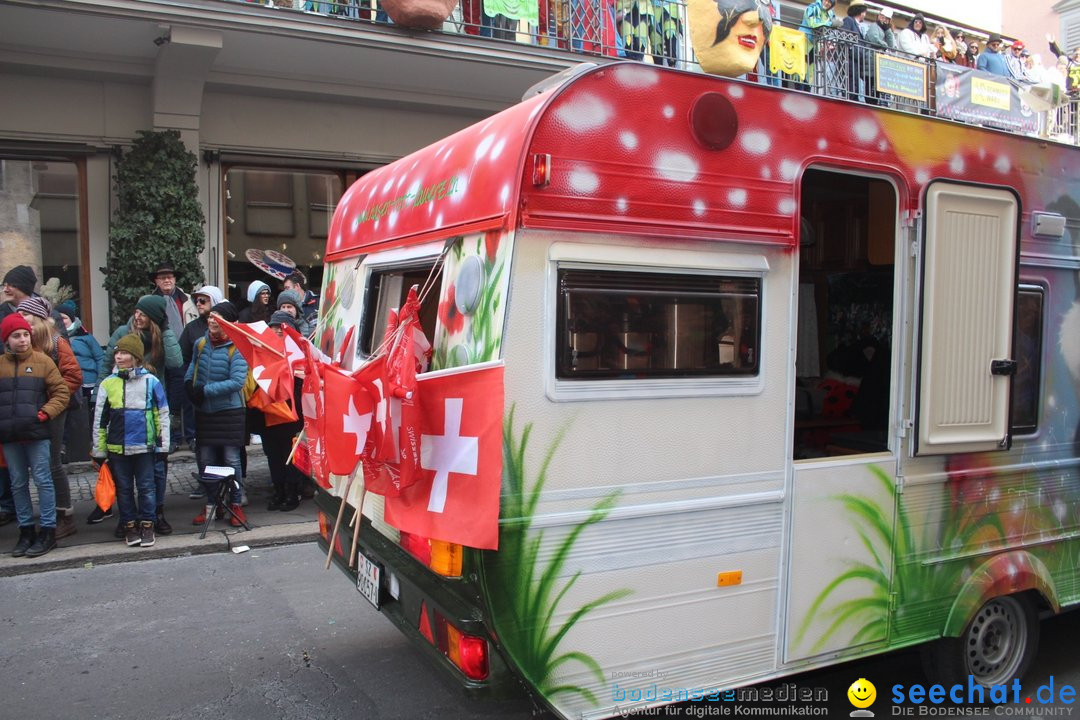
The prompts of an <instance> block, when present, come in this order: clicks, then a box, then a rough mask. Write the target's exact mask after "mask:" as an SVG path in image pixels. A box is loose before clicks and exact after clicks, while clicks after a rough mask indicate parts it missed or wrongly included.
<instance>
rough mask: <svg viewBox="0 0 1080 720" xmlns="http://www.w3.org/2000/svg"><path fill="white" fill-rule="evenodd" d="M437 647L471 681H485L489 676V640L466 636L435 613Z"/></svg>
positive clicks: (437, 612)
mask: <svg viewBox="0 0 1080 720" xmlns="http://www.w3.org/2000/svg"><path fill="white" fill-rule="evenodd" d="M435 635H436V638H437V642H436V645H437V646H438V648H439V650H441V651H442V652H443V654H444V655H446V657H448V658H450V662H452V663H454V665H456V666H457V668H458V669H459V670H461V672H463V673H464V674H465V677H467V678H469V679H470V680H485V679H487V676H488V654H487V650H488V644H487V640H485V639H484V638H482V637H477V636H475V635H466V634H464V633H462V632H461V631H460V630H458V629H457V628H456V627H454V626H453V625H452V624H450V621H449V620H447V619H446V618H445V617H443V616H442V614H440V613H439V611H438V610H436V611H435Z"/></svg>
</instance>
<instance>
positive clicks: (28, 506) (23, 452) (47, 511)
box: [4, 440, 56, 528]
mask: <svg viewBox="0 0 1080 720" xmlns="http://www.w3.org/2000/svg"><path fill="white" fill-rule="evenodd" d="M4 459H5V460H7V464H8V472H9V473H11V494H12V495H13V496H14V497H15V518H16V519H17V520H18V522H19V527H32V526H33V524H34V501H33V500H31V499H30V475H33V476H34V485H36V486H37V492H38V503H39V504H40V505H41V508H40V509H41V527H43V528H55V527H56V490H55V489H54V488H53V481H52V473H50V472H49V441H48V440H34V441H32V442H26V443H17V442H15V443H4Z"/></svg>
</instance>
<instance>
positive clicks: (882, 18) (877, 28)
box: [863, 8, 896, 50]
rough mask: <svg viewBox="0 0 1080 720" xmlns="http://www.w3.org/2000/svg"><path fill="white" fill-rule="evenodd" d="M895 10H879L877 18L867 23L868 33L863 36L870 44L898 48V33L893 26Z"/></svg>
mask: <svg viewBox="0 0 1080 720" xmlns="http://www.w3.org/2000/svg"><path fill="white" fill-rule="evenodd" d="M892 16H893V11H892V10H890V9H889V8H881V9H880V10H878V14H877V19H876V20H875V21H874V22H872V23H866V34H865V35H864V36H863V37H864V39H865V40H866V42H867V44H868V45H873V46H874V47H880V48H885V49H886V50H895V49H896V33H895V32H893V26H892Z"/></svg>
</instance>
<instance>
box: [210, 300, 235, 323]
mask: <svg viewBox="0 0 1080 720" xmlns="http://www.w3.org/2000/svg"><path fill="white" fill-rule="evenodd" d="M210 312H211V313H217V314H218V315H220V316H221V317H222V319H223V320H228V321H229V322H232V323H234V322H236V321H237V320H239V319H240V313H238V312H237V311H236V306H235V305H233V304H232V303H231V302H229V301H228V300H226V301H224V302H219V303H218V304H217V305H215V306H214V307H212V308H210Z"/></svg>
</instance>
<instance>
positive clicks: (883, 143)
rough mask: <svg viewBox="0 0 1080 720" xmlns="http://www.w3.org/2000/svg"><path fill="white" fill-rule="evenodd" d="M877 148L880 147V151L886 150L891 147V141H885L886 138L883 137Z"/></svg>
mask: <svg viewBox="0 0 1080 720" xmlns="http://www.w3.org/2000/svg"><path fill="white" fill-rule="evenodd" d="M877 149H878V152H885V151H886V150H888V149H889V143H887V142H886V141H885V138H882V139H881V141H880V142H878V144H877Z"/></svg>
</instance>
